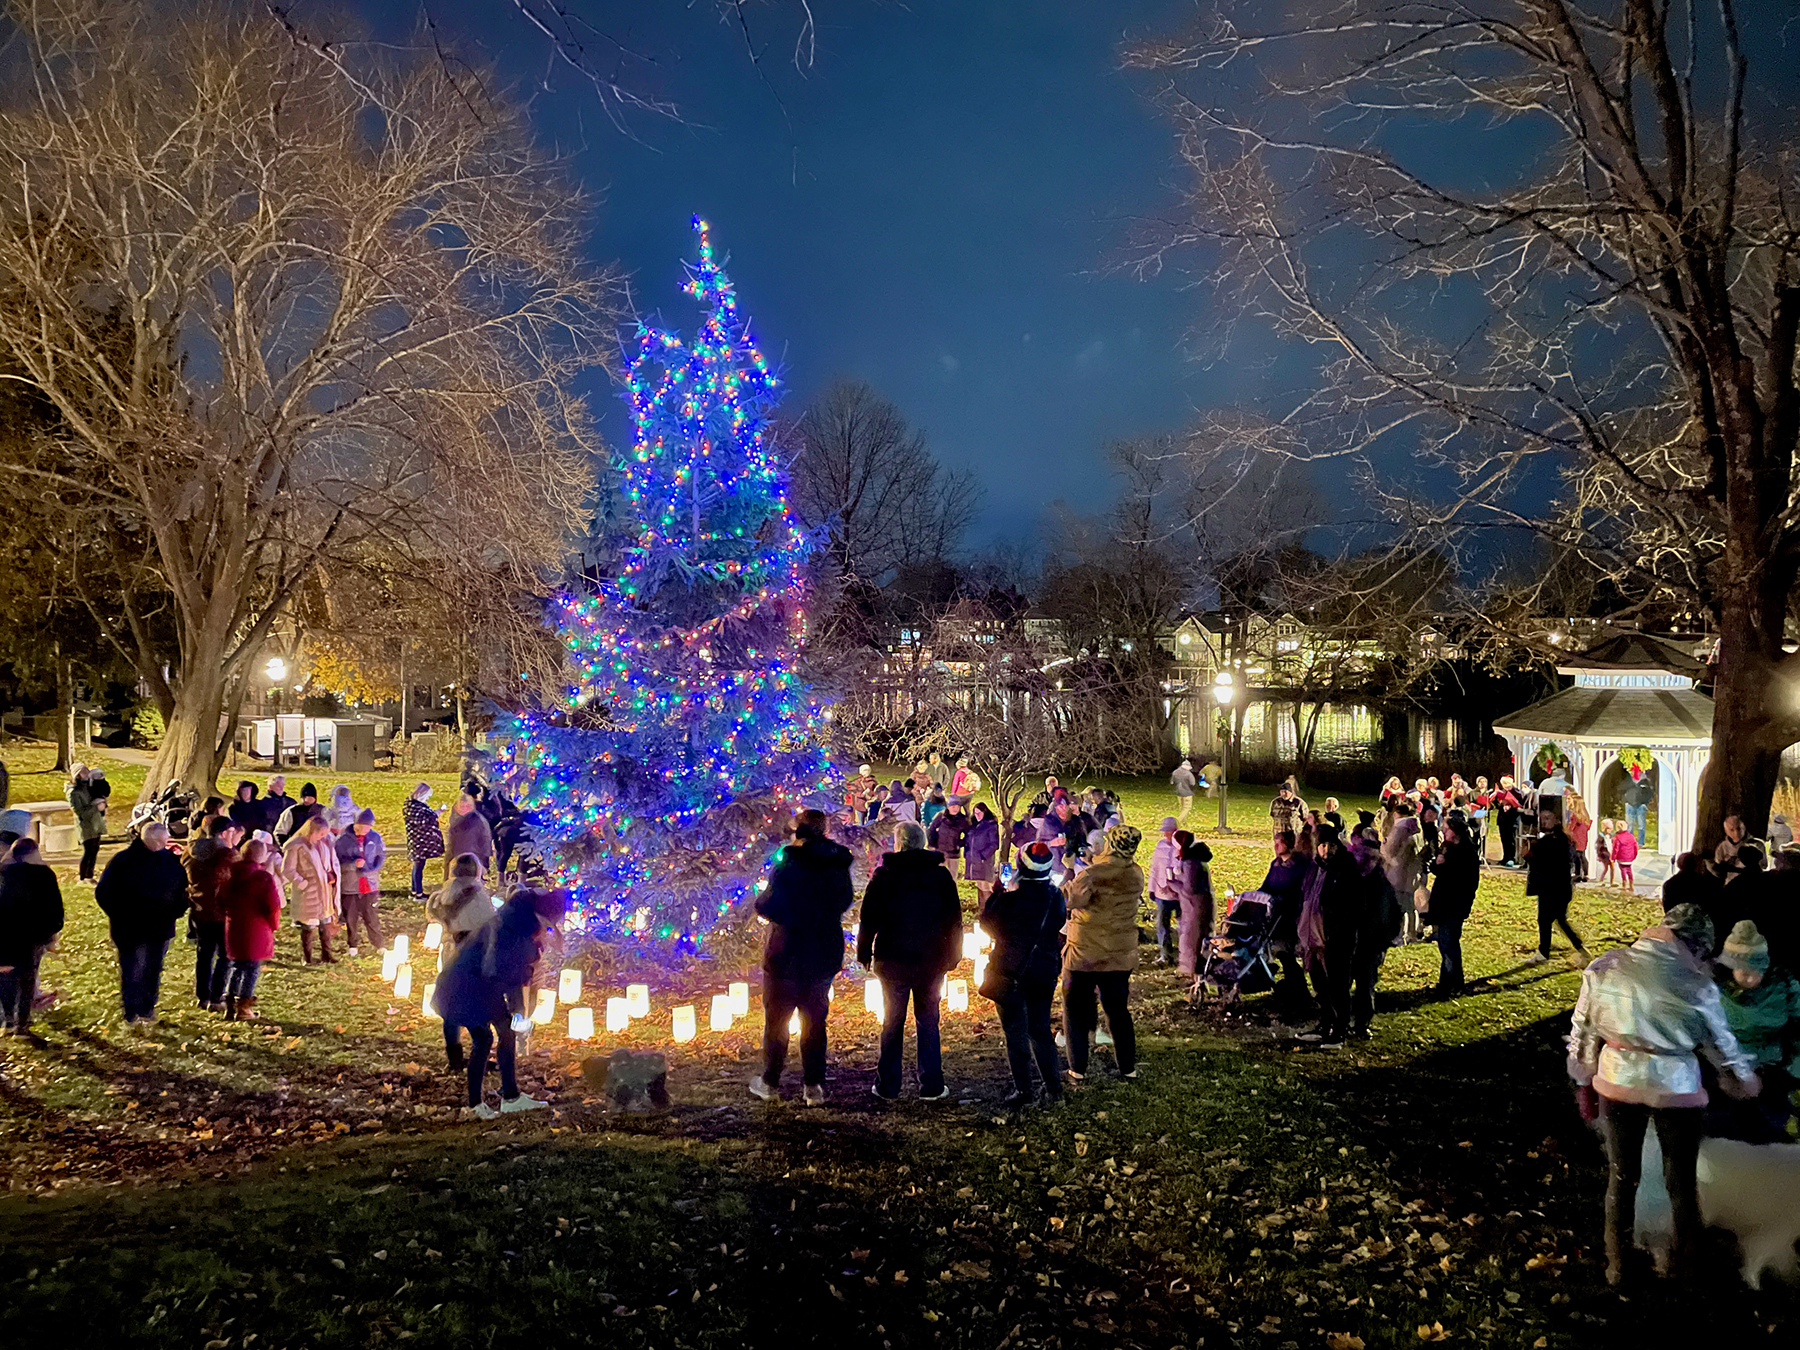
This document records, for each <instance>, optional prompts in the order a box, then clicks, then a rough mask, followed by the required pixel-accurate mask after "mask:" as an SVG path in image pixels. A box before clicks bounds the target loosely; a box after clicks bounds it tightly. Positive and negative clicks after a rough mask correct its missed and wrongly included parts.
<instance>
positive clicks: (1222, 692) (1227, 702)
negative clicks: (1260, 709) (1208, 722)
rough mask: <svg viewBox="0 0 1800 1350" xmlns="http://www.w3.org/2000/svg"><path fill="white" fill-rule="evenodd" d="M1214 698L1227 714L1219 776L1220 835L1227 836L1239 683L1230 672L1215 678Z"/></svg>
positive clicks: (1222, 672) (1226, 671) (1221, 672)
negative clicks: (1232, 709)
mask: <svg viewBox="0 0 1800 1350" xmlns="http://www.w3.org/2000/svg"><path fill="white" fill-rule="evenodd" d="M1213 697H1214V698H1215V699H1217V700H1218V703H1219V707H1220V709H1221V710H1223V712H1224V713H1225V755H1224V760H1225V763H1224V765H1223V768H1224V772H1223V773H1221V774H1220V775H1219V833H1220V834H1226V833H1228V832H1229V831H1230V829H1231V826H1230V825H1228V824H1226V822H1225V802H1226V794H1227V792H1228V791H1229V787H1228V784H1229V782H1230V779H1231V737H1232V730H1233V727H1232V717H1231V708H1232V704H1233V703H1235V702H1236V701H1237V681H1236V680H1235V679H1233V678H1232V674H1231V672H1230V671H1229V670H1221V671H1220V672H1219V673H1218V674H1217V675H1215V676H1213Z"/></svg>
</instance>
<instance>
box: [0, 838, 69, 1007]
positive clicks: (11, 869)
mask: <svg viewBox="0 0 1800 1350" xmlns="http://www.w3.org/2000/svg"><path fill="white" fill-rule="evenodd" d="M62 927H63V902H62V888H61V887H60V886H58V885H57V882H56V873H55V872H53V871H51V870H50V868H49V867H48V866H47V865H46V864H45V862H44V859H43V857H42V855H41V854H39V853H38V846H37V841H36V840H34V839H32V838H31V837H30V836H24V837H21V838H19V839H17V840H15V841H14V843H13V845H12V847H11V848H9V849H7V851H6V858H5V861H4V862H3V863H0V1031H12V1032H15V1033H18V1034H21V1035H23V1034H24V1033H25V1032H26V1031H28V1030H29V1029H30V1027H31V1004H32V1001H33V1000H34V999H36V998H37V975H38V965H39V963H40V962H42V961H43V959H44V953H45V952H47V951H48V950H50V948H52V947H54V946H55V945H56V937H57V934H58V933H60V932H62Z"/></svg>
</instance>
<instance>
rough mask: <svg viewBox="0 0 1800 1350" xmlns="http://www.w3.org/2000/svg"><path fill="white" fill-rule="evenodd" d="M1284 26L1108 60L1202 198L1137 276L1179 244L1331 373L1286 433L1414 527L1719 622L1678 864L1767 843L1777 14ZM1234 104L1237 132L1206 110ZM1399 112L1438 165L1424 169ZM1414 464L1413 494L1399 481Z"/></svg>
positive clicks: (1793, 296)
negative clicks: (1738, 836)
mask: <svg viewBox="0 0 1800 1350" xmlns="http://www.w3.org/2000/svg"><path fill="white" fill-rule="evenodd" d="M1280 13H1281V19H1280V20H1278V21H1276V22H1275V23H1274V24H1273V25H1272V26H1271V25H1269V23H1268V20H1269V15H1270V9H1269V7H1268V6H1265V5H1262V4H1251V3H1235V4H1227V5H1226V6H1225V7H1224V8H1223V10H1222V11H1221V12H1218V13H1215V14H1214V15H1212V16H1211V17H1209V18H1206V19H1204V20H1202V21H1201V22H1200V24H1199V25H1198V26H1197V27H1196V28H1195V29H1194V30H1192V31H1191V32H1189V33H1187V34H1185V35H1182V36H1180V37H1178V38H1170V39H1166V40H1155V41H1151V42H1146V43H1143V44H1141V45H1139V46H1137V47H1135V48H1133V49H1132V50H1131V51H1130V52H1129V53H1128V55H1127V60H1128V63H1129V64H1131V65H1133V66H1135V67H1137V68H1139V69H1144V70H1151V71H1157V72H1161V73H1163V74H1164V75H1165V76H1166V77H1167V81H1168V82H1167V85H1166V87H1165V89H1164V93H1163V98H1164V102H1165V105H1166V107H1167V108H1168V110H1169V112H1170V114H1171V115H1172V116H1173V117H1174V118H1175V120H1176V122H1177V124H1178V127H1179V130H1180V146H1181V152H1182V155H1183V156H1184V158H1185V159H1186V161H1187V163H1188V164H1189V166H1190V167H1191V169H1192V171H1193V188H1192V191H1191V193H1190V195H1189V198H1188V204H1187V206H1188V209H1187V211H1186V213H1185V214H1184V217H1183V219H1182V220H1180V221H1179V222H1178V223H1177V224H1176V226H1175V228H1174V229H1173V230H1172V231H1170V232H1169V233H1168V234H1167V235H1165V236H1164V237H1163V238H1162V239H1161V241H1160V242H1159V245H1158V248H1157V250H1156V251H1155V252H1154V253H1153V255H1152V256H1151V257H1150V258H1149V259H1148V260H1147V261H1148V262H1149V263H1150V264H1152V265H1153V264H1154V263H1155V262H1156V261H1159V260H1160V258H1161V257H1162V249H1163V248H1164V247H1165V246H1167V245H1171V244H1173V245H1180V244H1189V245H1194V246H1197V247H1199V248H1201V249H1203V250H1205V251H1206V252H1207V255H1208V260H1207V266H1208V268H1209V271H1210V275H1211V278H1212V279H1213V280H1214V281H1215V282H1216V283H1217V284H1218V286H1219V288H1220V290H1221V291H1223V292H1225V293H1226V299H1227V304H1226V305H1225V306H1224V307H1223V308H1224V310H1225V311H1226V312H1227V313H1233V314H1236V313H1252V314H1261V315H1266V316H1269V317H1270V318H1271V320H1272V321H1273V323H1274V324H1275V325H1276V327H1277V328H1278V330H1279V331H1281V332H1283V333H1284V334H1287V335H1289V336H1292V337H1296V338H1299V339H1301V340H1302V341H1305V342H1308V343H1313V344H1319V345H1320V346H1321V347H1323V348H1324V349H1326V350H1328V351H1330V352H1331V353H1332V354H1333V355H1332V356H1331V358H1330V360H1329V361H1328V362H1327V363H1326V365H1325V368H1324V370H1323V372H1322V379H1321V380H1320V382H1319V384H1318V387H1317V388H1316V389H1314V390H1313V391H1312V392H1311V393H1309V394H1308V395H1307V396H1306V397H1305V398H1303V399H1302V400H1301V401H1300V402H1299V403H1298V404H1297V405H1296V406H1294V407H1293V408H1291V409H1288V410H1285V411H1284V412H1283V413H1282V414H1281V415H1280V416H1279V418H1278V419H1277V424H1278V425H1280V426H1282V427H1284V428H1296V427H1298V428H1304V429H1305V431H1306V433H1307V437H1308V440H1309V442H1310V446H1309V450H1310V453H1312V454H1313V455H1314V456H1328V457H1333V458H1337V459H1341V460H1343V461H1345V462H1347V463H1355V462H1359V461H1360V462H1364V463H1366V464H1368V465H1369V466H1371V468H1375V467H1379V468H1381V469H1383V470H1384V472H1382V473H1376V474H1373V475H1372V476H1371V478H1370V479H1369V482H1370V483H1371V484H1381V483H1383V482H1384V480H1385V481H1386V483H1387V484H1388V487H1387V488H1386V491H1385V496H1386V500H1387V502H1388V505H1389V506H1390V507H1391V508H1392V509H1393V510H1394V512H1395V514H1396V516H1397V517H1398V518H1399V519H1401V520H1403V521H1404V522H1405V523H1406V524H1407V525H1408V526H1409V527H1410V528H1412V529H1414V530H1416V531H1418V532H1420V533H1421V534H1423V535H1427V536H1430V537H1431V539H1432V541H1433V542H1434V543H1442V542H1443V541H1445V540H1447V539H1453V538H1460V539H1461V540H1463V541H1464V542H1465V543H1466V542H1467V541H1468V540H1469V539H1471V538H1472V537H1475V536H1477V535H1478V533H1479V532H1483V531H1490V532H1491V531H1493V530H1495V529H1500V530H1510V531H1517V532H1523V533H1527V534H1530V535H1534V536H1537V537H1540V538H1543V539H1546V540H1548V541H1550V542H1551V543H1552V544H1553V545H1555V546H1556V548H1557V549H1559V550H1567V551H1568V552H1570V553H1573V554H1575V555H1578V556H1580V557H1581V558H1583V559H1585V560H1587V561H1588V563H1589V564H1590V566H1591V567H1592V568H1593V570H1594V571H1595V572H1596V573H1597V574H1599V575H1600V576H1602V577H1604V578H1606V579H1609V580H1610V581H1611V582H1612V583H1613V584H1614V586H1615V587H1616V591H1617V594H1618V595H1619V596H1620V597H1621V603H1620V604H1619V605H1618V606H1617V607H1616V608H1615V610H1614V612H1613V615H1612V617H1615V618H1618V619H1620V620H1626V621H1629V620H1631V619H1632V618H1634V617H1635V616H1636V615H1639V614H1642V613H1645V612H1655V611H1657V610H1659V609H1668V608H1682V607H1692V608H1694V609H1697V610H1700V611H1703V612H1705V613H1706V614H1708V615H1710V616H1711V618H1712V620H1713V622H1714V623H1715V624H1716V625H1717V629H1718V633H1719V643H1718V660H1717V664H1716V667H1715V670H1714V685H1713V687H1714V698H1715V713H1714V723H1713V746H1714V751H1713V758H1712V763H1711V766H1710V767H1709V770H1708V775H1707V782H1706V784H1705V786H1704V788H1703V792H1702V798H1703V800H1702V809H1701V814H1700V823H1699V827H1698V833H1697V836H1696V839H1695V841H1694V842H1695V843H1696V844H1697V845H1699V846H1701V847H1710V846H1711V843H1712V841H1713V840H1714V839H1716V838H1717V837H1718V836H1719V834H1720V829H1721V825H1720V822H1721V820H1722V818H1723V817H1724V816H1725V815H1727V814H1730V813H1737V814H1739V815H1742V816H1743V817H1744V818H1745V819H1746V820H1747V821H1748V822H1750V824H1751V826H1752V828H1753V829H1755V828H1760V827H1761V826H1762V824H1763V822H1764V821H1765V820H1766V819H1767V813H1768V807H1769V800H1770V794H1771V791H1772V789H1773V786H1774V782H1775V777H1776V770H1777V765H1778V763H1779V757H1780V754H1781V750H1782V748H1783V747H1784V746H1785V745H1786V744H1788V743H1789V742H1792V741H1793V740H1795V739H1796V737H1797V736H1800V713H1797V711H1796V703H1795V700H1794V698H1793V694H1792V690H1793V681H1794V677H1795V675H1796V673H1797V671H1800V665H1797V663H1800V657H1796V656H1793V655H1789V654H1787V653H1785V652H1784V650H1783V638H1784V627H1785V622H1786V620H1787V619H1788V618H1789V616H1790V605H1791V603H1792V598H1793V593H1794V587H1795V581H1796V577H1797V575H1800V500H1797V499H1796V495H1795V483H1794V452H1795V448H1796V436H1797V428H1800V383H1797V378H1796V360H1795V358H1796V333H1797V332H1800V219H1797V218H1796V214H1795V205H1794V204H1795V202H1796V200H1800V197H1797V195H1796V190H1797V189H1800V183H1797V182H1796V173H1795V164H1796V160H1795V154H1794V147H1793V144H1792V135H1793V126H1794V109H1793V106H1792V101H1791V91H1790V92H1786V93H1784V92H1783V91H1782V90H1781V89H1778V88H1775V87H1761V88H1759V87H1756V86H1755V85H1753V83H1752V78H1751V77H1752V63H1751V53H1752V52H1755V51H1758V50H1763V49H1767V50H1770V51H1772V52H1774V51H1779V50H1780V43H1779V40H1778V39H1777V38H1776V35H1774V34H1773V33H1772V32H1768V31H1758V30H1755V29H1752V30H1749V31H1746V29H1745V27H1744V25H1745V24H1746V23H1752V22H1754V23H1759V24H1764V25H1768V24H1772V23H1773V22H1775V21H1777V18H1778V16H1777V15H1776V14H1774V13H1770V12H1763V11H1758V12H1754V13H1753V12H1751V11H1750V9H1749V7H1747V6H1744V5H1742V4H1741V3H1739V2H1738V0H1718V3H1717V4H1715V5H1714V6H1710V7H1703V6H1694V5H1687V6H1682V5H1674V4H1670V3H1667V0H1609V2H1608V3H1604V4H1600V5H1590V6H1581V5H1577V4H1575V3H1573V0H1466V2H1461V0H1420V3H1412V4H1404V5H1396V4H1391V3H1387V2H1386V0H1316V2H1315V3H1301V4H1297V5H1294V6H1291V7H1285V8H1284V9H1283V10H1281V11H1280ZM1778 59H1779V58H1778V57H1775V58H1772V60H1778ZM1252 81H1253V82H1255V83H1256V85H1257V86H1258V87H1259V88H1261V89H1263V90H1265V91H1266V92H1267V95H1268V97H1267V99H1266V101H1265V102H1264V103H1263V104H1262V106H1261V107H1260V109H1259V110H1258V111H1257V112H1256V113H1254V114H1252V113H1249V112H1247V111H1244V110H1243V108H1242V103H1241V102H1240V103H1239V106H1238V107H1236V108H1228V107H1226V106H1224V104H1225V101H1226V98H1227V97H1228V93H1227V91H1230V90H1234V89H1242V88H1244V87H1246V84H1247V83H1249V82H1252ZM1398 119H1408V120H1410V121H1412V123H1413V124H1414V125H1416V124H1417V121H1418V120H1424V121H1428V122H1431V123H1434V124H1435V125H1436V127H1437V129H1438V132H1439V133H1440V134H1441V135H1442V136H1444V137H1447V138H1449V142H1446V141H1444V140H1439V141H1438V142H1437V143H1436V144H1435V146H1434V149H1433V150H1432V151H1431V152H1424V151H1423V150H1422V148H1421V147H1419V146H1417V145H1415V144H1412V143H1409V142H1408V139H1407V138H1408V131H1407V129H1406V127H1405V125H1404V124H1403V123H1402V122H1400V121H1399V120H1398ZM1450 143H1454V144H1450ZM1527 151H1529V153H1527ZM1421 166H1430V167H1429V168H1422V167H1421ZM1408 456H1410V457H1411V458H1412V459H1413V460H1414V461H1415V462H1419V463H1422V464H1424V465H1426V466H1428V468H1429V469H1431V470H1432V471H1433V472H1434V473H1435V476H1436V481H1430V480H1426V481H1416V482H1408V481H1406V480H1404V479H1403V478H1402V477H1401V473H1400V466H1401V465H1402V464H1404V462H1405V460H1406V458H1407V457H1408ZM1370 490H1371V491H1375V490H1376V489H1375V488H1374V487H1371V488H1370ZM1490 556H1491V552H1490Z"/></svg>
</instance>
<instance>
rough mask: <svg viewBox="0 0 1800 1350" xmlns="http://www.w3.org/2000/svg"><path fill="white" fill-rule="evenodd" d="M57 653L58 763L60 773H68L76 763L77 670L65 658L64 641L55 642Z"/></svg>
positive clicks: (55, 766)
mask: <svg viewBox="0 0 1800 1350" xmlns="http://www.w3.org/2000/svg"><path fill="white" fill-rule="evenodd" d="M55 650H56V654H55V657H54V660H55V662H56V763H55V764H54V765H53V766H52V767H53V768H54V769H55V770H56V771H57V772H58V773H67V772H68V771H69V768H70V766H71V765H73V764H74V763H75V672H74V670H73V668H72V667H71V665H70V663H69V662H68V661H67V660H65V659H64V658H63V654H62V643H61V642H58V643H56V644H55Z"/></svg>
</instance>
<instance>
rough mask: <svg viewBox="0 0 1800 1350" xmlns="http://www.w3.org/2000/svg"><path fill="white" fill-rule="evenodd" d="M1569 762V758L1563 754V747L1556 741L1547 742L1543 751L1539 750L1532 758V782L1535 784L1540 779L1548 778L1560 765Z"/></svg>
mask: <svg viewBox="0 0 1800 1350" xmlns="http://www.w3.org/2000/svg"><path fill="white" fill-rule="evenodd" d="M1568 762H1569V757H1568V755H1566V754H1564V753H1563V750H1562V747H1561V746H1559V745H1558V744H1557V743H1556V742H1555V741H1547V742H1545V744H1544V747H1543V749H1541V750H1539V751H1538V752H1537V754H1536V755H1535V756H1534V757H1533V758H1532V761H1531V781H1532V782H1534V783H1535V782H1537V781H1538V780H1539V779H1540V778H1548V777H1549V776H1550V773H1551V771H1552V770H1553V769H1554V768H1555V767H1556V766H1557V765H1558V764H1567V763H1568Z"/></svg>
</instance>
